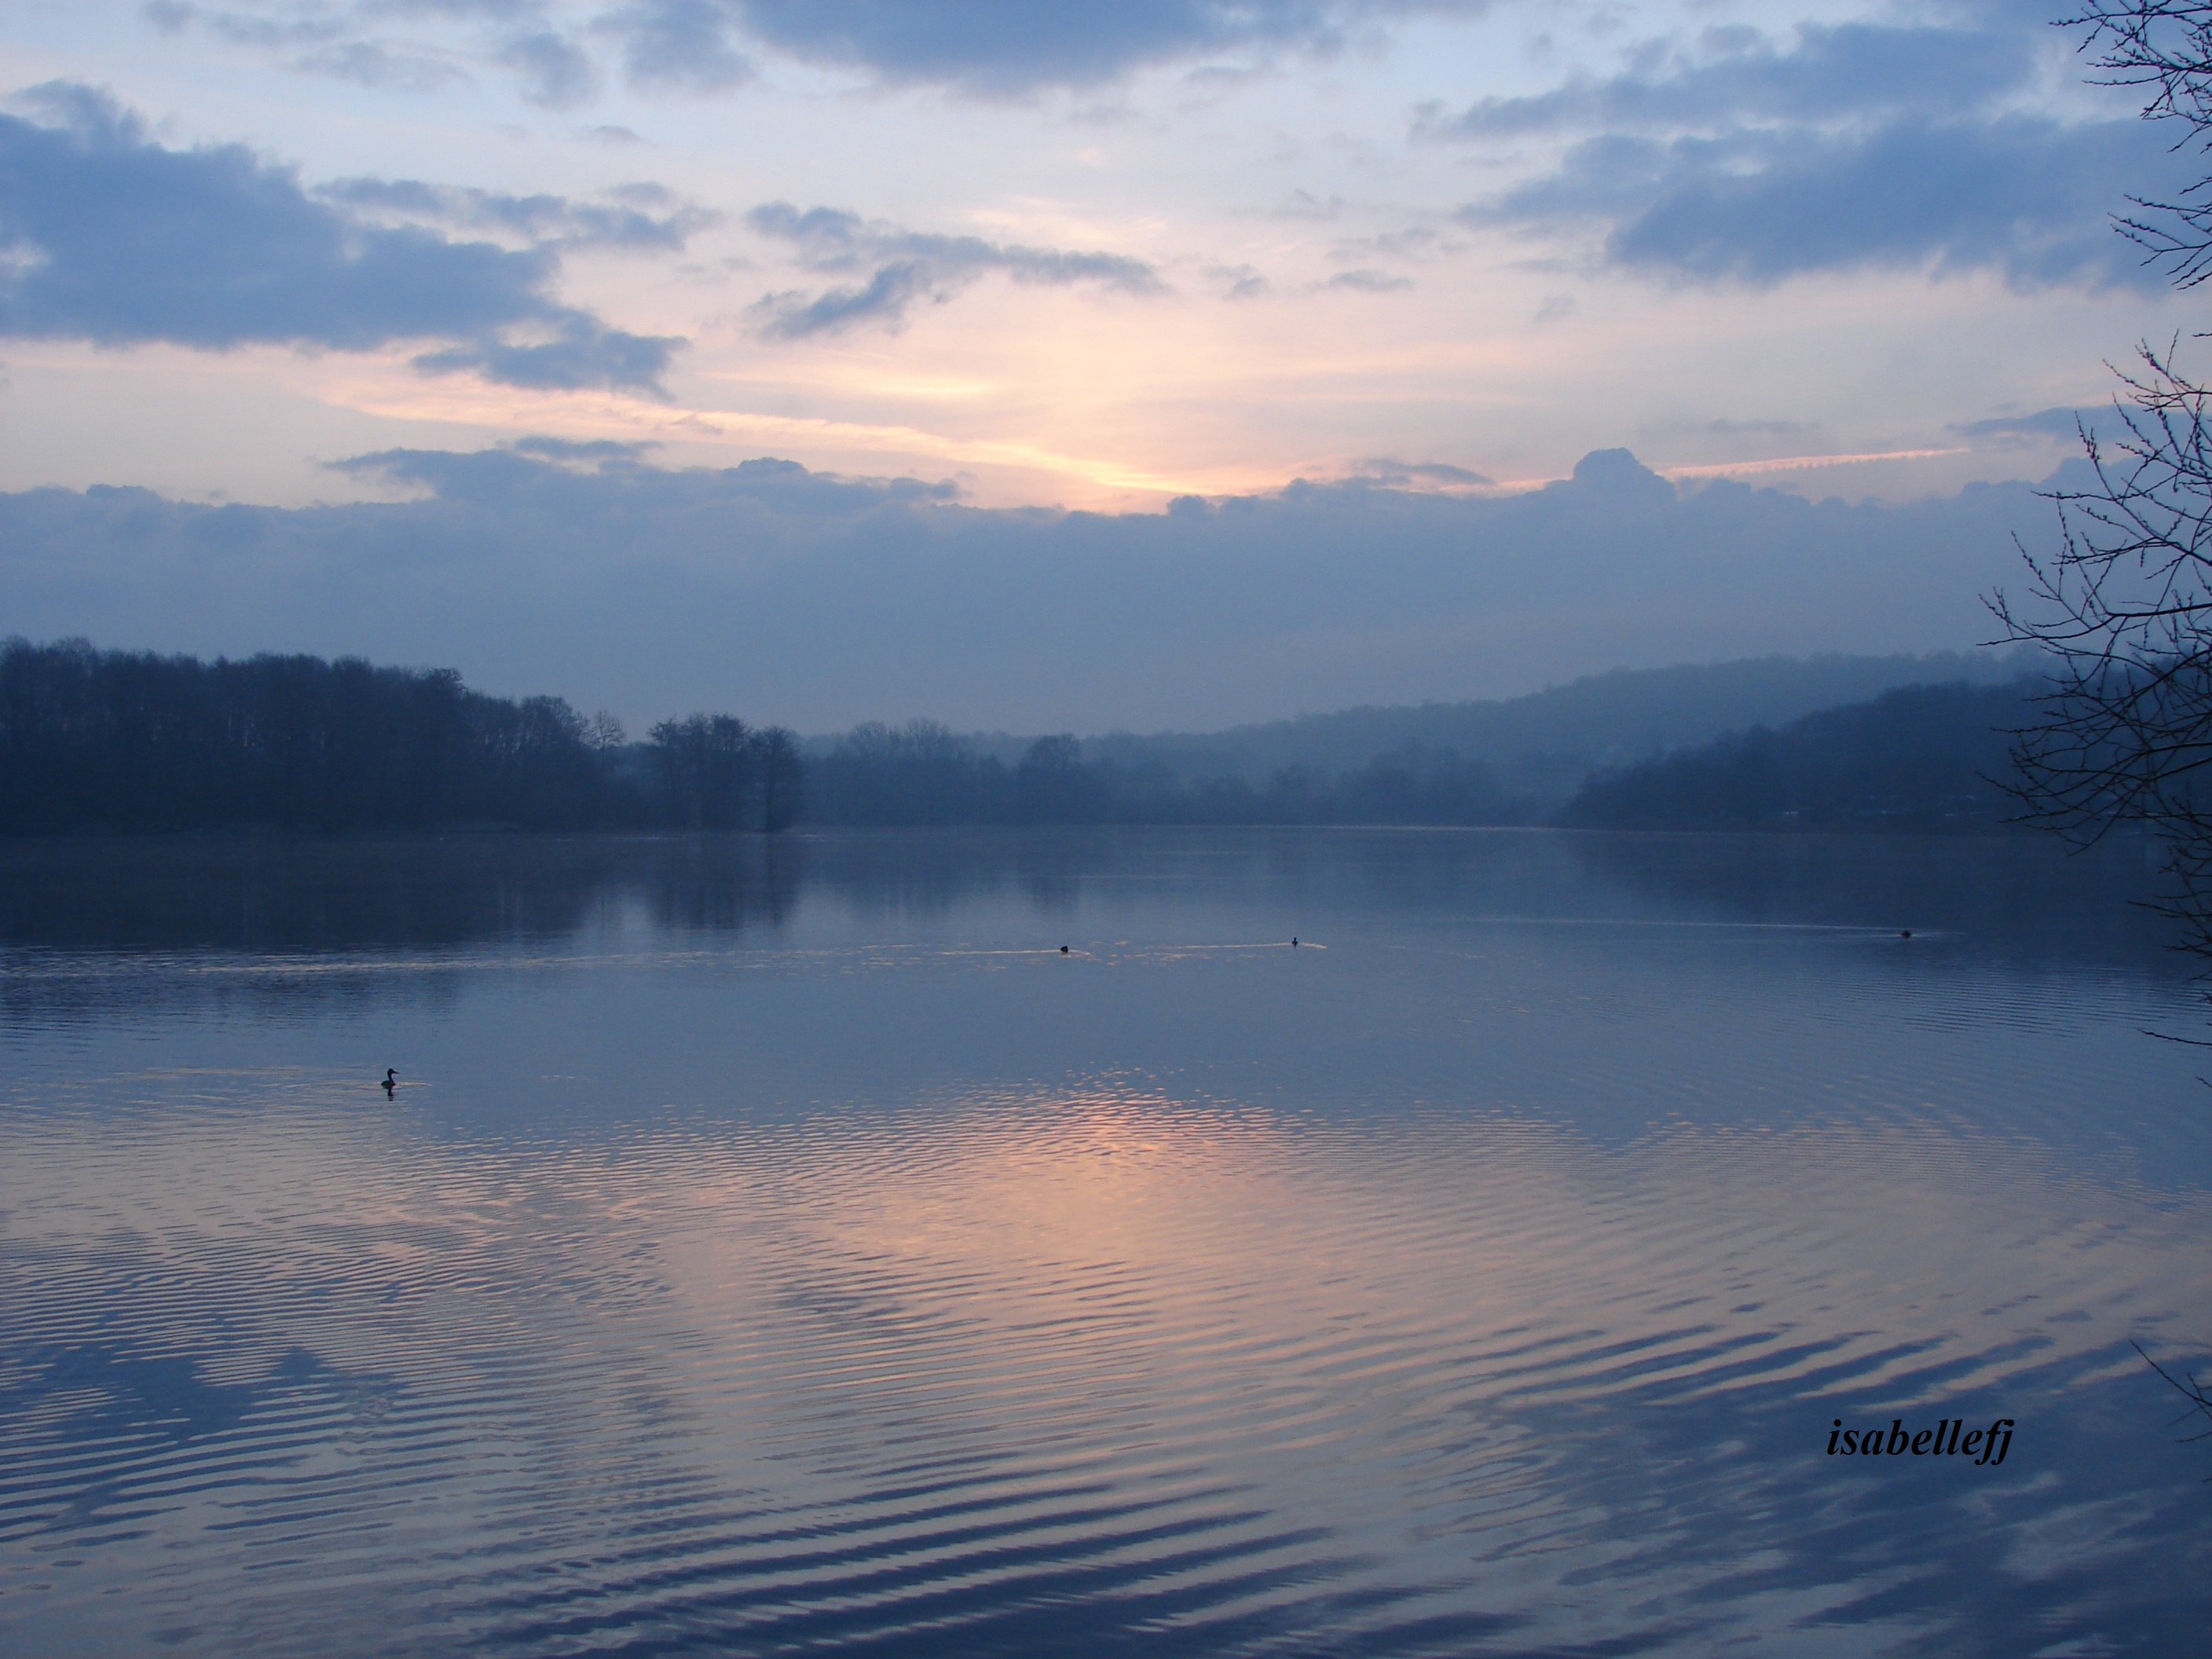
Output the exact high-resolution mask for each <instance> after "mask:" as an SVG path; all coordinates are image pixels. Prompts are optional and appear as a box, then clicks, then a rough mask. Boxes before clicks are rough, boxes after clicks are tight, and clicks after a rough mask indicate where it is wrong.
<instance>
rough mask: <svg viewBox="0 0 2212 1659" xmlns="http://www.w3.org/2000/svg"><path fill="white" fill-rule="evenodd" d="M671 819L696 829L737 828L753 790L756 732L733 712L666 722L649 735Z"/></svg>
mask: <svg viewBox="0 0 2212 1659" xmlns="http://www.w3.org/2000/svg"><path fill="white" fill-rule="evenodd" d="M647 745H648V748H649V750H650V752H651V754H652V757H653V771H654V773H655V775H656V776H657V777H658V778H659V782H660V787H661V791H662V795H663V799H664V800H665V804H666V807H667V810H668V811H669V813H670V814H671V817H672V818H673V821H674V822H676V823H680V824H683V825H684V826H686V827H688V828H690V829H738V828H739V827H740V826H741V825H743V824H744V823H746V822H747V821H748V814H747V808H748V807H749V805H750V802H751V799H752V797H753V794H754V793H755V788H754V785H755V770H756V766H755V762H756V756H755V753H754V750H753V742H752V733H751V732H750V730H749V729H747V727H746V726H745V723H744V721H743V720H739V719H738V718H737V717H736V716H735V715H734V714H692V715H690V716H688V717H686V718H685V719H683V720H663V721H661V722H660V724H659V725H658V726H654V727H653V730H652V732H650V733H648V734H647Z"/></svg>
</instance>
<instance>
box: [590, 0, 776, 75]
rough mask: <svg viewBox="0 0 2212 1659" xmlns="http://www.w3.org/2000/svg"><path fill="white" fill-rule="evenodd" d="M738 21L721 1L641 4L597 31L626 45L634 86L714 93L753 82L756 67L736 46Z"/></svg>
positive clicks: (623, 11) (601, 24) (609, 19)
mask: <svg viewBox="0 0 2212 1659" xmlns="http://www.w3.org/2000/svg"><path fill="white" fill-rule="evenodd" d="M734 21H735V20H734V19H733V17H732V15H731V11H730V9H729V8H728V7H727V6H726V5H720V4H718V3H716V0H638V3H635V4H632V5H627V6H624V7H623V8H622V9H620V10H618V11H616V12H614V13H612V14H611V15H608V16H607V17H605V18H603V19H601V20H600V21H599V24H598V25H597V27H599V28H600V29H601V30H604V31H605V32H607V33H611V34H614V35H615V36H617V38H619V39H620V40H621V41H622V43H623V67H624V68H625V69H627V70H628V71H629V81H630V84H631V85H632V86H635V87H640V88H647V89H651V88H667V89H671V90H674V91H678V92H688V93H714V92H726V91H727V90H728V89H729V88H732V87H737V86H742V85H744V83H745V82H748V81H750V80H751V79H752V78H753V66H752V64H751V61H750V59H748V58H746V57H745V56H744V54H743V53H742V52H738V51H737V50H736V49H735V48H734V47H733V46H732V44H731V40H730V36H731V31H732V24H733V22H734Z"/></svg>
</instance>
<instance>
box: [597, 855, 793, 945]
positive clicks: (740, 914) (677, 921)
mask: <svg viewBox="0 0 2212 1659" xmlns="http://www.w3.org/2000/svg"><path fill="white" fill-rule="evenodd" d="M628 850H629V851H632V852H637V851H640V850H643V851H645V852H646V853H647V857H648V858H649V863H648V864H647V866H645V867H644V868H642V869H633V868H624V869H622V870H620V871H618V872H617V878H618V879H619V880H620V881H621V883H622V884H623V885H625V886H627V885H629V884H630V883H631V882H633V881H639V882H641V884H642V885H643V887H644V890H645V891H646V893H647V896H648V897H649V898H650V900H651V902H652V906H653V920H654V921H657V922H659V924H660V925H661V926H662V927H676V928H684V929H686V930H689V931H691V932H695V933H741V932H743V931H744V929H746V928H749V927H781V925H782V924H783V923H784V922H785V921H787V920H788V919H789V917H790V915H791V911H792V908H793V906H794V905H795V904H797V902H799V885H800V882H801V880H802V878H803V876H804V873H805V868H806V852H805V848H804V846H803V845H801V844H799V843H793V842H787V841H784V840H781V839H775V840H771V839H769V837H767V836H676V837H671V838H670V839H667V840H664V841H656V842H648V843H644V844H642V848H641V846H640V844H639V843H629V845H628Z"/></svg>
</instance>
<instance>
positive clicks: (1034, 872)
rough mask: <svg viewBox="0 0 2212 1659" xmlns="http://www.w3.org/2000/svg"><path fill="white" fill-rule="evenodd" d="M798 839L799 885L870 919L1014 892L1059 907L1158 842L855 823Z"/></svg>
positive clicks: (1113, 834) (1094, 832)
mask: <svg viewBox="0 0 2212 1659" xmlns="http://www.w3.org/2000/svg"><path fill="white" fill-rule="evenodd" d="M803 844H804V845H805V847H806V848H807V860H808V862H807V870H806V884H807V885H808V886H809V887H813V888H819V889H821V890H824V891H827V892H829V893H833V894H835V895H836V896H837V897H838V898H839V899H841V900H842V901H843V902H845V903H846V904H847V905H848V906H850V907H851V908H852V909H853V910H854V912H855V913H856V914H858V915H863V916H870V917H882V916H900V915H925V916H939V915H945V914H947V913H948V912H950V911H952V910H955V909H957V908H960V907H961V906H963V905H966V904H972V903H974V902H976V901H978V900H981V899H987V898H990V897H994V896H998V895H1000V894H1006V893H1012V892H1018V893H1020V894H1021V895H1022V896H1024V898H1026V899H1027V900H1028V901H1029V902H1030V904H1031V905H1033V906H1034V907H1035V908H1037V909H1040V910H1045V911H1050V912H1054V913H1055V914H1065V913H1066V912H1068V911H1070V910H1073V908H1075V905H1076V902H1077V900H1078V899H1079V897H1080V896H1081V894H1082V890H1083V884H1084V883H1085V881H1086V880H1091V879H1096V878H1100V877H1105V876H1111V875H1113V874H1115V873H1116V872H1120V871H1121V870H1123V869H1125V868H1127V866H1129V865H1131V864H1133V863H1135V862H1144V863H1146V864H1150V863H1152V862H1153V861H1154V860H1156V858H1157V856H1158V847H1159V842H1158V841H1157V840H1152V839H1141V838H1139V839H1134V840H1133V839H1132V838H1131V836H1129V834H1128V833H1127V832H1126V831H1117V830H1115V829H1085V828H1080V827H1075V826H1069V827H1065V828H1051V829H892V830H857V831H853V832H849V833H846V834H841V835H830V836H813V837H808V838H807V839H806V841H805V842H804V843H803Z"/></svg>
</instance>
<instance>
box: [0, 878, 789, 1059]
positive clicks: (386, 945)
mask: <svg viewBox="0 0 2212 1659" xmlns="http://www.w3.org/2000/svg"><path fill="white" fill-rule="evenodd" d="M803 869H804V854H803V852H802V851H801V850H800V849H799V848H797V847H795V846H787V845H779V844H777V842H776V841H775V840H774V839H772V838H770V837H767V836H755V835H743V834H729V835H723V834H709V835H683V836H665V837H661V836H521V835H483V836H452V837H445V838H441V837H435V836H412V837H399V836H395V837H389V838H379V839H369V840H315V839H307V838H299V837H291V836H266V837H263V836H206V837H201V836H187V837H178V838H175V839H157V838H130V839H120V838H118V839H114V840H69V841H47V842H27V841H15V842H0V949H12V950H13V951H16V952H19V953H21V954H18V955H17V956H16V957H15V960H14V961H13V962H12V963H9V971H8V972H6V973H0V1012H4V1014H5V1016H6V1017H7V1018H9V1019H11V1020H16V1021H28V1020H45V1021H49V1022H52V1021H68V1020H73V1019H79V1018H90V1017H92V1016H93V1015H94V1014H97V1013H112V1012H114V1011H115V1010H116V1009H118V1007H139V1006H155V1005H156V1004H159V1005H162V1006H170V1005H173V1004H175V1003H176V1002H178V1001H179V1000H183V1001H189V1002H191V1003H192V1004H194V1005H196V1006H203V1007H205V1008H208V1009H210V1010H215V1011H220V1010H221V1009H222V1008H223V1007H225V1006H228V1005H230V1004H232V1003H234V1002H240V1003H243V1004H245V1005H247V1006H251V1007H252V1010H253V1011H254V1012H256V1013H257V1014H259V1015H262V1016H268V1015H270V1014H275V1015H277V1016H278V1017H282V1015H283V1013H284V1012H285V1011H287V1010H291V1009H296V1010H298V1011H300V1012H309V1011H313V1010H320V1009H323V1008H325V1007H328V1006H331V1005H333V1004H340V1003H348V1002H365V1001H376V1002H400V1003H405V1004H409V1005H411V1006H422V1007H431V1008H435V1007H438V1006H444V1005H446V1004H448V1003H450V1002H451V1001H453V1000H454V999H455V998H457V997H458V996H459V994H460V990H461V987H462V985H463V983H464V982H465V969H463V968H462V967H461V966H460V965H459V964H458V963H454V962H453V961H451V960H447V959H444V957H443V953H445V952H449V951H456V950H465V949H467V948H469V947H471V946H481V945H513V944H523V943H528V942H530V941H541V942H544V943H547V944H557V943H559V942H561V941H563V940H567V939H572V938H574V937H575V936H576V935H577V934H578V933H581V932H583V931H584V930H585V929H586V928H587V927H590V926H591V925H592V923H593V922H594V921H598V920H600V919H602V918H606V917H611V915H613V914H614V913H616V912H617V911H618V910H619V909H620V908H622V907H623V905H624V903H625V902H642V903H643V904H644V905H645V906H646V907H647V909H648V910H649V912H650V914H651V915H653V919H654V920H655V921H657V922H658V923H659V925H660V926H661V927H665V928H671V929H684V930H687V931H691V932H707V933H738V932H742V931H744V930H745V929H748V928H752V927H769V928H773V927H778V926H780V925H781V923H782V922H783V921H785V920H786V919H787V917H788V916H789V915H790V913H791V910H792V908H793V905H794V904H795V903H796V902H797V896H798V891H799V882H800V876H801V872H802V871H803ZM49 953H52V954H49ZM394 953H397V954H394ZM418 953H429V954H428V955H424V954H418Z"/></svg>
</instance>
